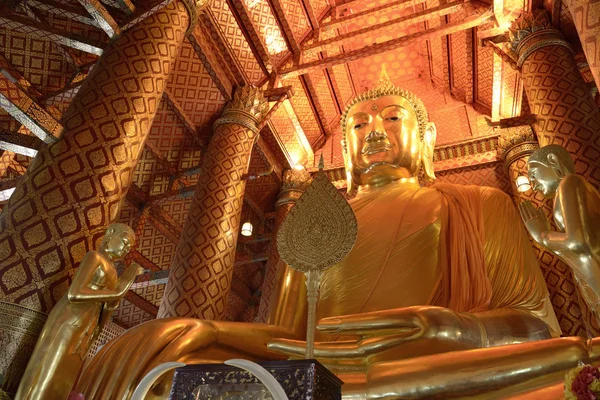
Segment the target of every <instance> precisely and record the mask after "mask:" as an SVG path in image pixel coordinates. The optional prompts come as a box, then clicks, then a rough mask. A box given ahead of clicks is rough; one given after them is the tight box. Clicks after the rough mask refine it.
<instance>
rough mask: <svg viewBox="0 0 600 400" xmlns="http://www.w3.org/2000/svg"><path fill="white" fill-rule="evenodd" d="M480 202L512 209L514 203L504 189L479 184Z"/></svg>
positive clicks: (485, 204) (484, 204)
mask: <svg viewBox="0 0 600 400" xmlns="http://www.w3.org/2000/svg"><path fill="white" fill-rule="evenodd" d="M479 192H480V194H481V204H482V205H483V206H484V208H486V207H485V206H490V207H493V206H496V207H500V208H509V209H514V208H515V205H514V203H513V201H512V199H511V198H510V196H509V195H508V194H506V193H505V192H504V191H502V190H500V189H498V188H493V187H489V186H480V187H479Z"/></svg>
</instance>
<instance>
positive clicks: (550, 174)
mask: <svg viewBox="0 0 600 400" xmlns="http://www.w3.org/2000/svg"><path fill="white" fill-rule="evenodd" d="M528 175H529V182H531V187H532V188H533V190H537V191H540V192H542V194H543V195H544V197H548V198H550V197H553V196H554V194H555V193H556V190H557V189H558V185H559V184H560V180H561V178H562V177H561V176H558V175H557V174H556V170H555V169H554V168H552V167H551V166H549V165H546V164H543V163H541V162H538V161H529V163H528Z"/></svg>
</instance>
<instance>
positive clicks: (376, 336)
mask: <svg viewBox="0 0 600 400" xmlns="http://www.w3.org/2000/svg"><path fill="white" fill-rule="evenodd" d="M342 129H343V132H344V134H345V140H344V151H345V159H346V169H347V173H348V181H349V187H357V188H358V194H357V196H356V197H355V198H353V199H352V200H351V202H350V203H351V206H352V208H353V210H354V212H355V213H356V216H357V220H358V237H357V241H356V244H355V247H354V248H353V250H352V251H351V252H350V253H349V255H348V257H347V258H346V259H345V260H344V261H343V262H341V263H340V264H338V265H337V266H335V267H334V268H332V269H330V270H329V271H328V272H326V273H325V274H324V277H323V281H322V285H321V298H320V300H319V304H318V317H319V318H320V321H319V324H318V326H317V329H318V330H319V335H318V337H317V343H316V345H315V358H317V359H319V360H320V361H321V362H322V363H323V364H325V365H326V366H327V367H329V368H330V369H331V370H332V371H334V372H335V373H336V374H337V375H338V376H340V377H341V378H342V380H344V381H345V383H346V384H345V385H344V388H343V390H344V396H345V397H348V398H350V397H353V398H354V397H355V398H366V397H368V398H418V397H421V396H439V398H450V397H453V396H455V395H460V396H463V395H470V394H477V393H481V392H485V391H489V390H498V389H501V388H505V389H504V390H508V391H507V392H502V393H510V392H517V391H520V390H522V389H523V388H528V387H536V386H540V385H545V384H548V383H551V382H553V380H554V379H557V378H558V379H562V376H563V375H564V371H565V370H567V369H569V368H573V367H575V366H577V362H578V361H579V360H583V361H586V362H588V361H589V360H590V356H589V354H590V348H589V347H588V345H589V344H586V343H585V342H584V341H582V340H581V339H578V338H565V339H550V338H552V337H555V336H558V335H559V334H560V328H559V326H558V323H557V320H556V317H555V315H554V312H553V310H552V307H551V304H550V301H549V298H548V293H547V289H546V286H545V282H544V280H543V277H542V274H541V272H540V270H539V267H538V265H537V262H536V259H535V256H534V253H533V251H532V249H531V246H530V243H529V241H528V239H527V236H526V232H525V229H524V228H523V225H522V223H521V221H520V218H519V216H518V213H517V211H516V209H515V207H514V205H513V204H512V202H511V200H510V199H509V197H508V196H507V195H506V194H504V193H502V192H501V191H499V190H497V189H492V188H485V187H477V186H458V185H449V184H438V185H434V186H433V187H420V186H419V184H418V177H419V173H420V171H421V168H422V169H423V173H424V175H425V176H426V177H427V178H429V179H434V172H433V148H434V144H435V136H436V129H435V126H434V124H433V123H431V122H429V121H428V119H427V113H426V111H425V108H424V106H423V103H422V102H421V101H420V100H419V99H417V98H416V97H415V96H414V95H412V94H411V93H408V92H406V91H404V90H401V89H399V88H396V87H394V86H393V85H392V84H391V83H390V82H389V81H388V80H386V79H382V82H381V83H380V85H379V86H378V87H377V88H376V89H372V90H370V91H368V92H367V93H365V94H363V95H361V96H360V97H358V98H357V99H356V100H354V101H352V102H351V104H350V105H349V107H348V108H347V110H346V112H345V113H344V115H343V117H342ZM286 273H287V274H288V277H289V279H283V280H282V281H283V282H285V285H286V286H285V287H284V288H283V289H282V290H280V291H278V292H277V293H278V295H277V296H276V298H275V299H274V304H276V309H275V310H274V311H273V313H272V315H273V317H272V318H271V319H270V323H271V324H269V325H267V324H246V323H231V322H223V321H202V320H196V319H185V318H170V319H160V320H154V321H150V322H147V323H145V324H142V325H139V326H137V327H135V328H132V329H130V330H128V331H127V332H125V333H124V334H123V335H122V336H120V337H118V338H116V339H115V340H113V341H112V342H110V343H109V344H107V345H106V346H105V347H104V348H103V349H102V350H101V351H100V352H99V353H98V354H97V355H96V356H95V357H94V359H93V360H92V362H91V363H90V364H89V365H88V366H87V368H86V369H85V370H84V372H83V375H82V378H81V381H80V382H79V385H78V391H80V392H82V393H84V394H85V397H86V399H107V398H114V399H117V398H119V399H120V398H127V397H128V396H130V395H131V393H132V390H133V388H135V385H136V384H137V383H138V382H139V381H140V379H141V378H142V377H143V376H144V375H145V374H146V373H147V372H148V371H150V369H152V368H153V367H155V366H156V365H158V364H160V363H163V362H167V361H182V362H186V363H204V362H219V361H222V360H225V359H228V358H233V357H236V358H247V359H251V360H265V359H277V358H282V355H281V354H283V355H288V356H293V357H299V356H302V355H303V354H304V342H302V341H300V340H299V339H300V338H302V337H304V336H305V332H304V329H305V328H304V325H303V321H305V320H306V319H305V318H302V313H304V312H305V311H304V304H305V299H297V298H293V296H286V291H288V290H287V289H289V288H291V287H295V288H297V287H298V280H299V279H301V278H302V275H301V274H298V273H294V272H291V271H287V272H286ZM299 292H300V291H299ZM279 293H281V295H279ZM298 310H302V312H299V311H298ZM281 321H286V323H281ZM542 339H550V340H542ZM534 341H536V342H534ZM592 358H593V357H592ZM169 380H170V377H169V376H167V377H165V379H163V381H162V382H160V384H158V385H157V386H156V387H155V388H154V391H153V396H156V397H166V396H167V394H168V389H169V387H170V381H169ZM498 393H500V392H498ZM484 398H493V397H484Z"/></svg>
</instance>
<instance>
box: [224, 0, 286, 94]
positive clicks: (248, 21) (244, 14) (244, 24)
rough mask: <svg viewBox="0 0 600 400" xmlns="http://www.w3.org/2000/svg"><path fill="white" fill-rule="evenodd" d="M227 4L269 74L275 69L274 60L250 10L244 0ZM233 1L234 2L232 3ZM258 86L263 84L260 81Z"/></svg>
mask: <svg viewBox="0 0 600 400" xmlns="http://www.w3.org/2000/svg"><path fill="white" fill-rule="evenodd" d="M226 1H227V4H228V5H229V8H230V10H231V12H232V13H233V16H234V17H235V20H236V22H237V24H238V26H239V28H240V29H241V30H242V33H243V34H244V37H245V38H246V40H247V41H248V45H250V48H251V49H252V53H254V56H255V57H256V60H257V61H258V64H259V65H260V67H261V69H262V70H263V72H264V74H265V75H266V76H269V74H270V73H271V71H272V70H273V66H274V65H273V62H272V60H271V56H270V55H269V51H268V49H267V46H266V44H265V43H264V42H263V40H262V38H261V37H260V35H259V32H258V29H257V27H255V26H254V23H253V22H252V17H251V15H250V12H249V10H248V9H247V8H246V4H245V2H244V1H242V0H226ZM232 3H233V4H232ZM257 86H262V85H261V84H260V83H259V84H258V85H257Z"/></svg>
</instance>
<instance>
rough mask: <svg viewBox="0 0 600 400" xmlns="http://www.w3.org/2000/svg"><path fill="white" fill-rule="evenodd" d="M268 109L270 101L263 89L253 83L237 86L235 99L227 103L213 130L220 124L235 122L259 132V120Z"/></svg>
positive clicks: (234, 94)
mask: <svg viewBox="0 0 600 400" xmlns="http://www.w3.org/2000/svg"><path fill="white" fill-rule="evenodd" d="M268 109H269V102H268V101H267V99H266V98H265V96H264V95H263V91H262V90H260V89H259V88H257V87H255V86H252V85H246V86H237V87H236V88H235V91H234V93H233V99H232V100H231V101H230V102H229V103H227V104H226V105H225V108H224V109H223V114H221V117H220V118H219V119H218V120H216V121H215V123H214V125H213V130H215V129H216V128H217V127H218V126H219V125H223V124H231V123H233V124H238V125H242V126H244V127H246V128H248V129H250V130H251V131H252V132H255V133H258V128H257V125H258V121H259V120H260V119H261V118H262V116H263V115H264V114H266V113H267V111H268Z"/></svg>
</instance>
